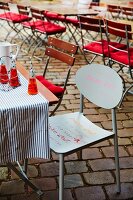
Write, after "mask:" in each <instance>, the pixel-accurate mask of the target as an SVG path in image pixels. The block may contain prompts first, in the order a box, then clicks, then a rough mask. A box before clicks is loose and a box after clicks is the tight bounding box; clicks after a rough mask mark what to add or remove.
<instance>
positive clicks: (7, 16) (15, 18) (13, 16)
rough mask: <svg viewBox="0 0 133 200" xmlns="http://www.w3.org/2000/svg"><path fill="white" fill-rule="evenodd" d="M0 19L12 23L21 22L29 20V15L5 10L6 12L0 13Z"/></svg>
mask: <svg viewBox="0 0 133 200" xmlns="http://www.w3.org/2000/svg"><path fill="white" fill-rule="evenodd" d="M0 19H4V20H8V21H11V22H13V23H21V22H24V21H29V20H31V17H29V16H27V15H22V14H18V13H12V12H6V13H2V14H0Z"/></svg>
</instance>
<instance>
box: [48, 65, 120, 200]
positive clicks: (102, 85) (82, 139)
mask: <svg viewBox="0 0 133 200" xmlns="http://www.w3.org/2000/svg"><path fill="white" fill-rule="evenodd" d="M85 80H87V84H86V82H85ZM76 85H77V87H78V89H79V91H80V111H79V112H76V113H68V114H64V115H57V116H53V117H50V118H49V134H50V148H51V150H53V151H54V152H55V153H56V154H58V155H59V200H63V199H64V156H66V155H69V154H71V153H74V152H76V151H79V150H82V149H84V148H86V147H89V146H91V145H92V144H96V143H98V142H101V141H103V140H106V139H108V138H113V139H114V151H115V163H116V182H117V193H120V192H121V185H120V169H119V153H118V137H117V121H116V107H117V105H118V104H119V102H120V100H121V98H122V92H123V85H122V80H121V78H120V76H119V75H118V74H117V73H116V72H115V71H114V70H113V69H111V68H109V67H107V66H104V65H98V64H91V65H87V66H85V67H82V68H80V69H79V70H78V71H77V73H76ZM111 91H112V92H111ZM103 93H104V94H106V95H105V96H104V95H103ZM110 94H112V95H110ZM111 97H112V98H111ZM84 98H87V99H88V100H89V101H91V102H92V103H94V104H96V105H97V106H99V107H102V108H105V109H111V110H112V129H113V131H107V130H105V129H103V128H100V127H98V126H96V125H95V124H94V123H92V122H90V120H88V118H86V117H85V116H84V114H83V107H84V104H83V99H84ZM104 131H105V132H104ZM102 132H103V135H102V136H99V135H101V133H102Z"/></svg>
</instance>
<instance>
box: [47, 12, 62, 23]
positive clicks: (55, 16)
mask: <svg viewBox="0 0 133 200" xmlns="http://www.w3.org/2000/svg"><path fill="white" fill-rule="evenodd" d="M44 15H45V16H46V17H48V18H49V19H51V20H58V21H62V22H64V21H65V19H66V18H65V16H63V15H60V14H58V13H56V12H51V11H45V13H44Z"/></svg>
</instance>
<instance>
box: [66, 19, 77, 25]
mask: <svg viewBox="0 0 133 200" xmlns="http://www.w3.org/2000/svg"><path fill="white" fill-rule="evenodd" d="M66 22H67V23H72V24H74V25H75V26H79V21H78V19H77V18H71V17H66Z"/></svg>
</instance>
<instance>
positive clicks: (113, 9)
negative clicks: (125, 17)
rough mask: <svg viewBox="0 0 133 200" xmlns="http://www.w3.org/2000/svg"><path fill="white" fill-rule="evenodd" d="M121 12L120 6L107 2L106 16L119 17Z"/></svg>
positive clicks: (110, 17)
mask: <svg viewBox="0 0 133 200" xmlns="http://www.w3.org/2000/svg"><path fill="white" fill-rule="evenodd" d="M120 14H121V7H120V6H119V5H113V4H107V14H106V17H107V18H109V19H119V17H120Z"/></svg>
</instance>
